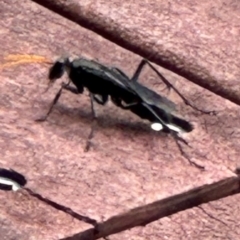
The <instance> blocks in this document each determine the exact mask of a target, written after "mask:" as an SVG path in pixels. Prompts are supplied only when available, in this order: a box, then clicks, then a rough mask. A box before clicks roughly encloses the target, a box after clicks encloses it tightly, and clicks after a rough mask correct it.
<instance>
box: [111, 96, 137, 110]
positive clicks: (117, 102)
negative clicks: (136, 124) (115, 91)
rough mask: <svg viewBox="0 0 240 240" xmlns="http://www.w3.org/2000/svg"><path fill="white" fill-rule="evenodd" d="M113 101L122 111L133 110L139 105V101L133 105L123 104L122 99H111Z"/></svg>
mask: <svg viewBox="0 0 240 240" xmlns="http://www.w3.org/2000/svg"><path fill="white" fill-rule="evenodd" d="M111 99H112V102H113V103H114V104H115V105H116V106H118V107H120V108H122V109H126V110H127V109H131V107H133V106H136V105H137V104H139V102H138V101H136V102H132V103H125V104H123V101H122V100H121V99H120V98H114V97H111Z"/></svg>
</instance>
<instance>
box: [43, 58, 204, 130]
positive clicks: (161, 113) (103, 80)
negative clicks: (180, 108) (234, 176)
mask: <svg viewBox="0 0 240 240" xmlns="http://www.w3.org/2000/svg"><path fill="white" fill-rule="evenodd" d="M146 64H148V65H149V66H150V67H151V68H152V70H153V71H155V72H156V73H157V75H158V76H159V77H160V78H161V79H162V81H163V82H164V83H165V84H166V85H167V87H168V88H169V89H170V88H172V89H174V91H176V92H177V94H178V95H179V96H180V97H181V98H182V99H183V101H184V102H185V103H186V104H187V105H190V106H191V107H193V108H195V109H197V108H196V107H194V106H192V105H191V104H190V103H189V102H188V101H187V100H186V99H185V98H184V97H183V96H182V94H181V93H179V91H178V90H177V89H176V88H175V87H174V86H173V85H172V84H171V83H169V82H168V81H167V79H165V78H164V76H163V75H162V74H161V73H159V72H158V71H157V70H156V69H155V67H154V66H153V65H152V64H151V63H150V62H148V61H147V60H146V59H143V60H142V61H141V62H140V64H139V66H138V67H137V70H136V71H135V73H134V75H133V77H132V78H131V79H130V78H129V77H128V76H127V75H126V74H125V73H124V72H123V71H121V70H120V69H118V68H115V67H106V66H104V65H102V64H100V63H98V62H96V61H93V60H88V59H85V58H77V59H74V60H73V61H70V60H69V58H61V59H59V60H58V61H56V62H55V63H54V64H53V66H52V67H51V68H50V70H49V76H48V77H49V80H50V83H53V82H54V81H55V80H57V79H58V78H61V77H62V76H63V74H64V72H65V71H66V72H67V73H68V77H69V82H68V83H62V87H61V88H60V90H59V91H58V93H57V94H56V96H55V98H54V100H53V102H52V104H51V107H50V109H49V111H48V113H47V114H46V116H45V117H44V118H42V119H39V120H40V121H44V120H46V118H47V117H48V115H49V114H50V113H51V111H52V108H53V106H54V105H55V104H56V103H57V101H58V99H59V97H60V95H61V93H62V90H63V89H66V90H68V91H71V92H72V93H74V94H81V93H83V91H84V88H85V87H86V88H87V89H88V90H89V92H90V97H91V107H92V113H93V116H94V118H96V114H95V111H94V106H93V104H94V103H93V101H96V102H97V103H99V104H101V105H104V104H106V102H107V101H108V98H109V96H110V97H111V100H112V102H113V103H114V104H115V105H116V106H118V107H121V108H122V109H128V110H130V111H132V112H133V113H135V114H136V115H138V116H139V117H141V118H143V119H147V120H149V121H150V122H151V123H152V128H153V129H154V130H161V129H163V130H165V131H167V132H175V133H178V132H190V131H192V130H193V126H192V124H190V123H189V122H187V121H186V120H184V119H181V118H179V117H177V116H175V115H173V114H172V112H173V111H174V110H175V104H174V103H173V102H171V101H170V100H168V99H167V98H165V97H162V96H160V95H159V94H157V93H156V92H154V91H152V90H150V89H149V88H147V87H145V86H143V85H141V84H140V83H139V82H137V80H138V78H139V75H140V73H141V71H142V69H143V67H144V65H146ZM71 82H72V83H73V85H75V87H73V86H70V83H71ZM197 110H199V109H197ZM199 111H201V112H204V111H202V110H199ZM206 113H208V112H206ZM90 135H92V133H91V134H90Z"/></svg>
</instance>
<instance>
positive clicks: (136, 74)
mask: <svg viewBox="0 0 240 240" xmlns="http://www.w3.org/2000/svg"><path fill="white" fill-rule="evenodd" d="M146 64H148V66H149V67H150V68H151V69H152V70H153V71H154V72H155V73H156V74H157V75H158V77H159V78H160V79H161V80H162V81H163V82H164V83H165V85H166V86H167V88H168V89H169V90H170V89H173V90H174V91H175V92H176V93H177V94H178V96H179V97H180V98H181V99H182V100H183V102H184V103H185V104H186V105H188V106H190V107H191V108H192V109H194V110H196V111H199V112H201V113H204V114H215V111H205V110H202V109H199V108H198V107H196V106H194V105H193V104H191V103H190V102H189V101H188V100H187V99H186V98H185V97H184V96H183V95H182V94H181V93H180V92H179V91H178V90H177V89H176V88H175V87H174V86H173V85H172V84H171V83H170V82H169V81H168V80H167V79H166V78H165V77H164V76H163V75H162V74H161V73H160V72H159V71H158V70H157V69H156V68H155V67H154V66H153V65H152V64H151V63H150V62H149V61H148V60H147V59H142V60H141V62H140V63H139V65H138V67H137V70H136V71H135V73H134V75H133V77H132V79H131V80H132V81H137V80H138V78H139V75H140V73H141V72H142V70H143V67H144V66H145V65H146Z"/></svg>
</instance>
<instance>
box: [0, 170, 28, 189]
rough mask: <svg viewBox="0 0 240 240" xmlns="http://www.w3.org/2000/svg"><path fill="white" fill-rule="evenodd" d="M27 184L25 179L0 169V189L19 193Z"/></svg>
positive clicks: (17, 174) (10, 171)
mask: <svg viewBox="0 0 240 240" xmlns="http://www.w3.org/2000/svg"><path fill="white" fill-rule="evenodd" d="M26 183H27V180H26V179H25V177H24V176H23V175H22V174H20V173H18V172H16V171H14V170H12V169H10V170H7V169H4V168H0V189H1V190H5V191H11V190H12V191H17V190H19V189H20V188H22V187H24V186H25V185H26Z"/></svg>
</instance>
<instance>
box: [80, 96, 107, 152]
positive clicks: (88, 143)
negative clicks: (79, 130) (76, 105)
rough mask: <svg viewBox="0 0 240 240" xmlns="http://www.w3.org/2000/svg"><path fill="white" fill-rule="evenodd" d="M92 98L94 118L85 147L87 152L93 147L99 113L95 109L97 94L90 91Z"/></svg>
mask: <svg viewBox="0 0 240 240" xmlns="http://www.w3.org/2000/svg"><path fill="white" fill-rule="evenodd" d="M90 99H91V110H92V118H93V119H92V124H91V130H90V133H89V135H88V138H87V142H86V146H85V149H84V151H85V152H88V151H89V149H90V147H91V140H92V139H93V137H94V131H95V129H96V125H97V114H96V111H95V109H94V100H95V101H96V99H95V96H94V95H93V94H92V93H90ZM105 102H106V101H105ZM100 104H101V103H100Z"/></svg>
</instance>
